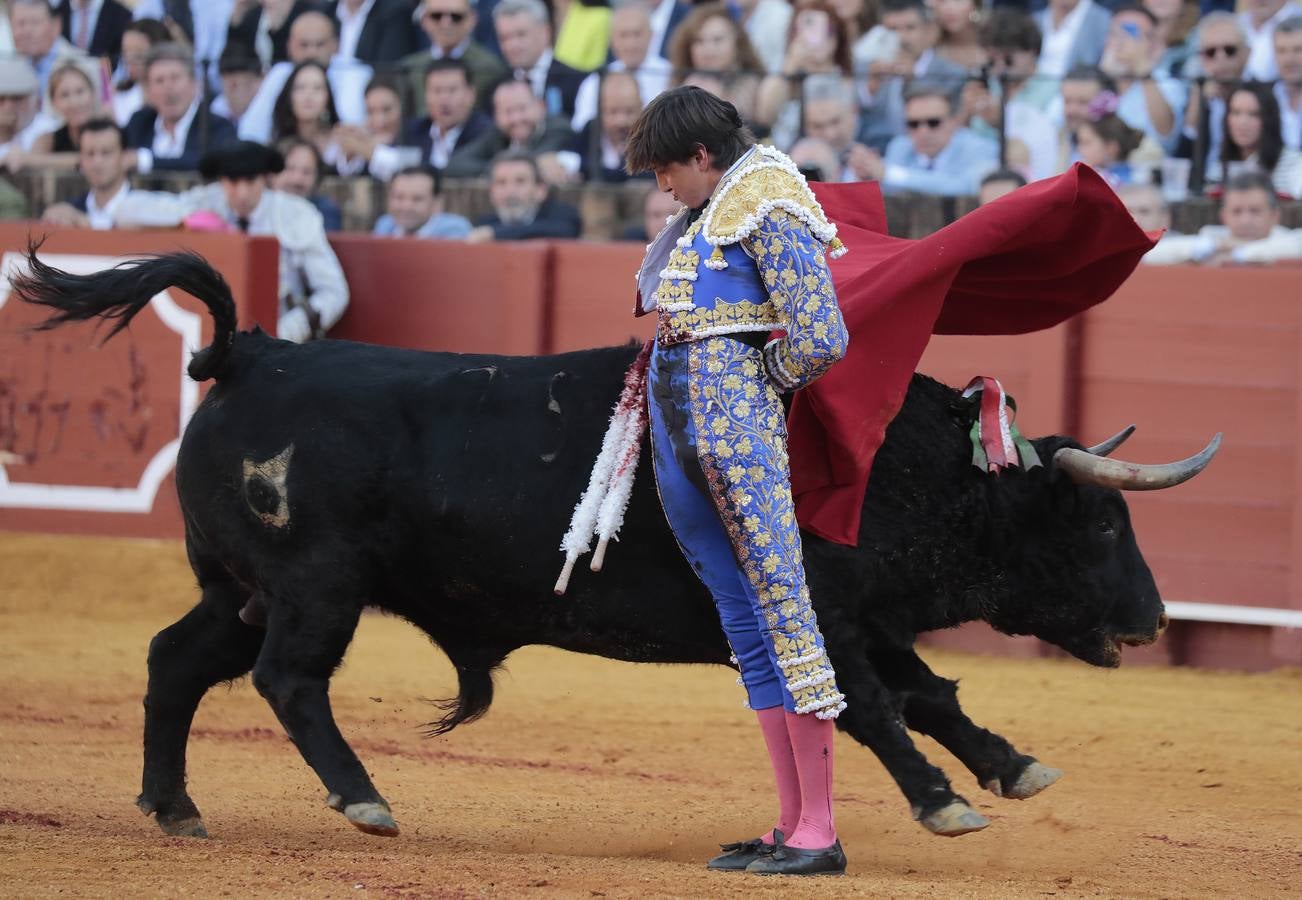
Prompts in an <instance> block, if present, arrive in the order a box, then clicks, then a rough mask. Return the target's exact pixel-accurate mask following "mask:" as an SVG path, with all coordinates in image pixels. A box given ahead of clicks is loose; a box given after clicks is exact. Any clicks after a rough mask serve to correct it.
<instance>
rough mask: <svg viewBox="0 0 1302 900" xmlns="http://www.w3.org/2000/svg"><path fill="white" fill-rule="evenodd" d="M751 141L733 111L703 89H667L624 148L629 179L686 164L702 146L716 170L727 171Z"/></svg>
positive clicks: (639, 120)
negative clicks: (630, 176)
mask: <svg viewBox="0 0 1302 900" xmlns="http://www.w3.org/2000/svg"><path fill="white" fill-rule="evenodd" d="M754 143H755V135H753V134H751V130H750V129H749V128H747V127H746V125H745V123H744V122H742V120H741V115H740V114H739V113H738V112H737V107H735V106H733V105H732V104H731V103H729V102H728V101H727V100H721V99H719V98H718V97H716V96H714V94H711V93H710V92H709V91H707V90H703V89H701V88H698V87H694V86H690V85H688V86H684V87H678V88H674V89H673V90H670V91H665V92H664V93H662V94H660V96H658V97H656V98H655V99H654V100H652V101H651V102H650V103H648V104H647V105H646V108H645V109H643V110H642V114H641V115H639V116H638V117H637V121H636V122H634V123H633V128H632V130H630V131H629V135H628V148H627V150H625V159H626V160H627V162H626V163H625V168H626V170H627V171H628V173H629V174H630V175H636V174H637V173H638V172H647V171H650V170H651V169H654V168H656V167H657V166H666V165H669V164H670V163H681V162H687V160H689V159H691V158H692V155H693V154H694V153H696V148H697V147H698V146H701V147H704V148H705V149H706V150H708V151H709V152H710V155H711V156H712V157H713V159H714V166H715V168H718V169H727V168H728V167H729V166H731V165H732V164H733V163H735V162H736V161H737V160H738V159H739V158H741V155H742V154H743V153H745V152H746V150H747V149H748V148H749V147H751V145H753V144H754Z"/></svg>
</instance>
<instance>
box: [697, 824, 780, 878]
mask: <svg viewBox="0 0 1302 900" xmlns="http://www.w3.org/2000/svg"><path fill="white" fill-rule="evenodd" d="M773 834H774V835H775V836H776V837H777V839H778V841H781V840H782V832H780V831H774V832H773ZM776 846H777V845H776V844H766V843H764V841H763V840H762V839H761V838H752V839H751V840H749V841H738V842H737V843H735V844H720V845H719V849H720V850H722V851H723V853H721V854H719V855H718V856H716V857H715V858H714V859H712V860H710V861H709V862H708V863H706V864H705V867H706V868H707V869H714V870H715V871H716V872H744V871H746V867H747V866H749V865H750V864H751V863H753V862H754V861H755V860H757V859H763V858H764V857H766V856H768V855H769V854H770V853H772V852H773V850H774V848H775V847H776Z"/></svg>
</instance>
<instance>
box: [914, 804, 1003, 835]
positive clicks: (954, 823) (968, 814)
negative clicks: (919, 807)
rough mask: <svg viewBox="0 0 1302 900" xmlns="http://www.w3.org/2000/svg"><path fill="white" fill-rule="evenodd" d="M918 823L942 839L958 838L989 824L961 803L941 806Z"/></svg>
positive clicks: (983, 817) (977, 813) (985, 819)
mask: <svg viewBox="0 0 1302 900" xmlns="http://www.w3.org/2000/svg"><path fill="white" fill-rule="evenodd" d="M919 821H921V822H922V827H923V828H925V829H927V830H928V831H930V832H931V833H932V834H939V835H941V836H942V837H958V836H959V835H960V834H967V833H968V832H969V831H980V830H981V829H982V828H985V827H986V826H987V825H989V824H990V820H989V819H987V818H986V817H985V816H983V815H981V813H979V812H977V811H976V810H975V809H973V808H972V807H970V806H968V805H967V804H966V803H963V802H962V801H955V802H953V803H951V804H949V805H948V806H942V807H941V808H940V809H938V810H936V811H935V812H934V813H932V814H931V815H929V816H924V817H923V818H922V819H920V820H919Z"/></svg>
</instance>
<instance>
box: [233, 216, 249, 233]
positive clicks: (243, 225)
mask: <svg viewBox="0 0 1302 900" xmlns="http://www.w3.org/2000/svg"><path fill="white" fill-rule="evenodd" d="M235 227H236V228H238V229H239V230H240V231H243V232H246V233H247V232H248V230H249V220H248V219H246V218H244V217H243V216H240V217H239V218H238V219H236V220H235Z"/></svg>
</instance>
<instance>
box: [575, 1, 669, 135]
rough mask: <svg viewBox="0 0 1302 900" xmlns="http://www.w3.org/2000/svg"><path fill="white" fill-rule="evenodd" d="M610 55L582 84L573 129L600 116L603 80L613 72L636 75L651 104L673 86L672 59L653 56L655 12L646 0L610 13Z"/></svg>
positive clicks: (618, 6) (621, 4)
mask: <svg viewBox="0 0 1302 900" xmlns="http://www.w3.org/2000/svg"><path fill="white" fill-rule="evenodd" d="M610 54H611V56H613V57H614V59H612V60H611V61H610V62H608V63H606V65H605V66H603V67H602V68H601V69H600V70H598V71H596V72H593V73H592V74H591V75H589V76H588V77H587V78H585V79H584V80H583V83H582V84H581V85H579V92H578V94H577V95H576V96H575V98H574V118H573V119H572V120H571V122H570V127H571V128H573V129H574V130H575V131H582V130H583V127H584V126H585V125H587V124H588V123H589V122H591V121H592V120H593V118H595V117H596V115H597V101H598V93H599V90H600V86H601V81H602V78H603V77H604V76H605V75H608V74H610V73H612V72H632V73H633V76H634V77H635V78H636V79H637V89H638V95H639V96H640V97H641V98H642V103H643V104H647V103H650V102H651V101H652V100H654V99H655V98H656V97H657V96H659V94H660V92H661V91H663V90H664V89H665V88H666V87H668V86H669V77H670V75H671V74H672V70H671V68H670V66H669V60H667V59H665V58H664V57H663V56H656V55H655V54H653V53H651V12H650V10H649V9H648V8H647V6H646V4H645V3H644V2H643V0H617V2H616V3H615V5H614V11H613V12H612V13H611V14H610Z"/></svg>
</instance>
